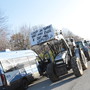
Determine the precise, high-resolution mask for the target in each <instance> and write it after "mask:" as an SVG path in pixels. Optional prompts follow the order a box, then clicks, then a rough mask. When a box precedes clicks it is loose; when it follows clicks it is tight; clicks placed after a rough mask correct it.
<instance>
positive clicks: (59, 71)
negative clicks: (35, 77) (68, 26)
mask: <svg viewBox="0 0 90 90" xmlns="http://www.w3.org/2000/svg"><path fill="white" fill-rule="evenodd" d="M48 30H50V29H48ZM47 34H48V33H47ZM46 36H47V35H46ZM42 44H43V48H45V46H46V50H45V52H44V55H43V58H42V59H41V58H40V60H39V65H38V68H39V71H40V73H44V72H45V73H46V75H47V77H48V78H49V79H50V80H51V81H52V82H55V81H57V80H59V78H60V76H62V75H65V74H68V71H69V70H70V69H72V70H73V73H74V74H75V76H76V77H80V76H82V75H83V70H85V69H87V68H88V64H87V58H86V57H85V54H84V52H83V50H82V49H81V48H80V47H79V46H78V45H76V44H75V41H74V39H73V38H70V39H68V40H66V39H65V38H64V37H63V34H62V32H61V31H60V34H58V35H56V36H54V38H53V39H49V40H46V41H45V37H44V42H41V43H38V45H39V46H41V45H42Z"/></svg>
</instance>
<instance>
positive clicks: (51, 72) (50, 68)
mask: <svg viewBox="0 0 90 90" xmlns="http://www.w3.org/2000/svg"><path fill="white" fill-rule="evenodd" d="M46 71H47V76H48V77H49V78H50V80H51V81H52V82H55V81H58V80H59V77H58V76H57V75H56V74H55V72H54V65H53V63H49V64H48V66H47V70H46Z"/></svg>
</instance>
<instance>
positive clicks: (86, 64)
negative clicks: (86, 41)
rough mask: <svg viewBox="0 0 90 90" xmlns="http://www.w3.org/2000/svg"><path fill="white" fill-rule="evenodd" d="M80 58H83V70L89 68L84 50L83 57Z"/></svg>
mask: <svg viewBox="0 0 90 90" xmlns="http://www.w3.org/2000/svg"><path fill="white" fill-rule="evenodd" d="M80 60H81V64H82V67H83V70H85V69H87V68H88V63H87V59H86V57H85V55H84V52H83V51H82V50H81V59H80Z"/></svg>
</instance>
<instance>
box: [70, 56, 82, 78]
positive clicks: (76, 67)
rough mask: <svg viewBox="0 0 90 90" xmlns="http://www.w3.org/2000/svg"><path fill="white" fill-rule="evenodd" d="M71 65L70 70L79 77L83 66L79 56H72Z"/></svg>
mask: <svg viewBox="0 0 90 90" xmlns="http://www.w3.org/2000/svg"><path fill="white" fill-rule="evenodd" d="M71 65H72V70H73V72H74V74H75V76H76V77H80V76H82V75H83V68H82V65H81V61H80V59H79V58H77V57H73V58H72V60H71Z"/></svg>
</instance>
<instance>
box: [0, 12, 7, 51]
mask: <svg viewBox="0 0 90 90" xmlns="http://www.w3.org/2000/svg"><path fill="white" fill-rule="evenodd" d="M5 23H6V17H5V16H4V15H2V13H1V12H0V51H2V50H5V49H6V48H8V39H7V31H6V30H7V29H6V24H5Z"/></svg>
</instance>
